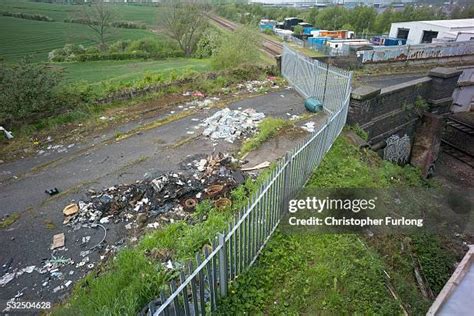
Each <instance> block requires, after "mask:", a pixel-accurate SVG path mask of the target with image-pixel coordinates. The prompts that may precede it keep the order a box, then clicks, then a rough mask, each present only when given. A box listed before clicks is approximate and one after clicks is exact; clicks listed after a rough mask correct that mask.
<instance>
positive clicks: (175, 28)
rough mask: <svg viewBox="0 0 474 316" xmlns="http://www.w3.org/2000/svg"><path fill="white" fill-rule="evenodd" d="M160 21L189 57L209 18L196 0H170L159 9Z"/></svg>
mask: <svg viewBox="0 0 474 316" xmlns="http://www.w3.org/2000/svg"><path fill="white" fill-rule="evenodd" d="M158 23H159V24H160V26H161V27H162V28H163V29H164V30H165V31H166V32H167V33H168V35H170V36H171V37H172V38H173V39H175V40H176V41H177V42H178V45H179V47H180V48H181V49H182V50H183V52H184V54H185V55H186V56H187V57H189V56H191V55H192V53H193V52H194V49H195V48H196V43H197V42H198V40H199V38H200V36H201V34H202V32H203V31H204V29H205V28H206V27H207V19H206V17H205V16H204V14H203V12H202V11H201V7H200V6H199V4H198V3H197V2H196V1H190V0H188V1H176V0H174V1H173V0H168V1H165V2H163V5H162V6H161V7H160V9H159V15H158Z"/></svg>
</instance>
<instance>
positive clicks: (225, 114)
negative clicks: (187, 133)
mask: <svg viewBox="0 0 474 316" xmlns="http://www.w3.org/2000/svg"><path fill="white" fill-rule="evenodd" d="M264 118H265V114H263V113H258V112H256V111H255V110H254V109H245V110H243V111H239V110H231V109H229V108H225V109H223V110H220V111H217V112H216V113H214V115H212V116H211V117H208V118H207V119H205V120H204V122H203V123H202V124H201V126H203V127H205V129H204V131H203V132H202V134H203V135H204V136H206V137H210V138H211V139H225V140H226V141H227V142H230V143H233V142H234V141H235V140H236V139H237V138H239V137H240V136H242V135H246V134H249V133H250V132H252V131H254V130H255V129H256V128H257V126H258V124H259V123H260V122H261V121H262V120H263V119H264Z"/></svg>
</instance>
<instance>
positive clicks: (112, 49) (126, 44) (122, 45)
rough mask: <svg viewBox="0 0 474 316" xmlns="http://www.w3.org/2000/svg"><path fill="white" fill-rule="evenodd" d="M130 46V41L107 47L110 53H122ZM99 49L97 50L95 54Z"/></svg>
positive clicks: (118, 42)
mask: <svg viewBox="0 0 474 316" xmlns="http://www.w3.org/2000/svg"><path fill="white" fill-rule="evenodd" d="M129 46H130V41H117V42H115V43H113V44H111V45H110V46H109V52H110V53H123V52H125V50H127V48H128V47H129ZM98 52H99V49H97V52H96V53H98Z"/></svg>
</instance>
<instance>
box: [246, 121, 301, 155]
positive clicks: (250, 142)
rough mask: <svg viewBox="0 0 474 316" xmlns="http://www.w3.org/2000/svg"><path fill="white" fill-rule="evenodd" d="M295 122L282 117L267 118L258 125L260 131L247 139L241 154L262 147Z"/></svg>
mask: <svg viewBox="0 0 474 316" xmlns="http://www.w3.org/2000/svg"><path fill="white" fill-rule="evenodd" d="M292 125H293V123H292V122H290V121H287V120H284V119H280V118H273V117H269V118H265V119H264V120H263V121H262V122H261V123H260V124H259V126H258V129H259V130H258V132H257V133H256V134H255V135H254V136H252V137H251V138H249V139H247V140H246V141H245V142H244V143H243V144H242V147H241V149H240V154H241V155H242V156H243V155H245V154H246V153H249V152H251V151H252V150H255V149H257V148H258V147H260V146H261V145H262V144H263V143H264V142H265V141H267V140H268V139H270V138H272V137H273V136H275V135H277V134H278V133H279V132H280V131H281V130H282V129H284V128H287V127H290V126H292Z"/></svg>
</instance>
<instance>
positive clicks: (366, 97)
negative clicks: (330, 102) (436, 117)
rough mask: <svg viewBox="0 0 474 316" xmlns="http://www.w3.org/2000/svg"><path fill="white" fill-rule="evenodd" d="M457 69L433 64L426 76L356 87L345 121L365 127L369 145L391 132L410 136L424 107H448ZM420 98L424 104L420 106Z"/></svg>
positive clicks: (437, 110) (440, 109) (435, 109)
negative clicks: (381, 85)
mask: <svg viewBox="0 0 474 316" xmlns="http://www.w3.org/2000/svg"><path fill="white" fill-rule="evenodd" d="M460 73H461V71H458V70H456V69H452V68H435V69H433V70H432V71H430V73H429V74H428V76H426V77H423V78H420V79H417V80H413V81H409V82H406V83H402V84H398V85H394V86H390V87H387V88H383V89H376V88H372V87H369V86H363V87H360V88H357V89H355V90H354V91H353V92H352V95H351V103H350V106H349V114H348V119H347V121H348V124H351V125H355V124H357V125H359V126H360V127H361V128H362V129H364V130H365V131H366V132H367V133H368V142H369V144H371V145H375V144H377V143H380V142H384V141H385V140H386V139H387V138H388V137H390V136H391V135H394V134H397V135H399V136H400V137H402V136H404V135H405V134H406V135H408V136H409V137H410V138H411V139H413V136H414V131H415V128H416V124H417V121H418V120H419V119H420V117H421V116H422V114H423V112H424V111H425V110H427V111H429V112H432V113H437V114H442V113H445V112H447V111H449V107H450V106H451V104H452V94H453V91H454V89H455V88H456V85H457V80H458V77H459V75H460ZM420 98H421V99H422V100H423V101H424V102H426V108H424V107H420V105H421V104H422V102H420Z"/></svg>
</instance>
